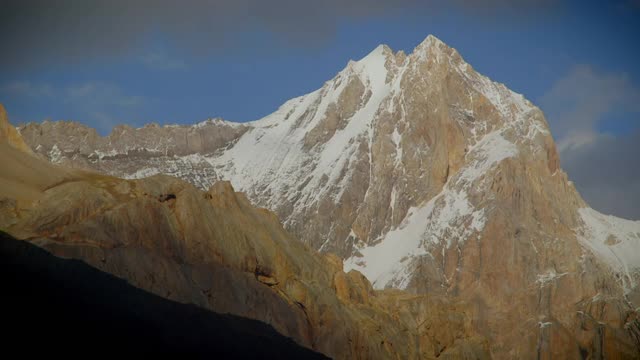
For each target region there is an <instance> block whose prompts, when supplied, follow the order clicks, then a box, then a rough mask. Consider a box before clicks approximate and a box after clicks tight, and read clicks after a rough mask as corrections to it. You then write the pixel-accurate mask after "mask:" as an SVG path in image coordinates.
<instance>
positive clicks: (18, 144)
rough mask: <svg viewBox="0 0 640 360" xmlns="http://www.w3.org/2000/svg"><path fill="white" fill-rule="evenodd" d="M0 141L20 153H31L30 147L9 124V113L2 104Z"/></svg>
mask: <svg viewBox="0 0 640 360" xmlns="http://www.w3.org/2000/svg"><path fill="white" fill-rule="evenodd" d="M0 140H2V141H5V142H6V143H7V144H9V145H10V146H12V147H14V148H16V149H18V150H20V151H24V152H27V153H30V152H31V148H30V147H29V145H27V144H26V143H25V142H24V140H23V139H22V137H21V136H20V134H19V133H18V131H16V128H15V127H13V126H12V125H11V124H10V123H9V119H8V118H7V111H6V110H5V108H4V106H3V105H2V104H0Z"/></svg>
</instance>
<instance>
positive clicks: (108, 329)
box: [0, 232, 325, 359]
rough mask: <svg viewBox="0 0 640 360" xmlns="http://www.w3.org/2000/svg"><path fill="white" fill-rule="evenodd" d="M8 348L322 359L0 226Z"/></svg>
mask: <svg viewBox="0 0 640 360" xmlns="http://www.w3.org/2000/svg"><path fill="white" fill-rule="evenodd" d="M0 284H1V287H2V291H1V294H2V295H1V299H2V307H1V310H0V312H1V314H0V319H1V321H0V323H1V324H2V329H3V331H2V332H3V333H4V335H2V337H1V338H0V339H2V340H1V341H0V343H1V344H2V346H1V349H2V351H3V352H4V353H5V354H9V353H10V354H16V355H21V356H28V355H32V354H34V353H43V354H45V353H46V354H48V355H56V356H71V357H80V356H82V357H85V356H86V357H104V356H129V355H131V354H135V353H137V354H140V353H146V354H159V355H172V354H173V355H177V354H180V355H187V356H188V357H205V356H206V357H208V358H233V359H238V358H260V359H284V358H294V359H323V358H325V357H324V356H323V355H320V354H318V353H315V352H313V351H311V350H308V349H306V348H303V347H301V346H299V345H297V344H296V343H294V342H293V341H292V340H291V339H289V338H286V337H284V336H282V335H280V334H279V333H277V332H276V331H275V330H274V329H273V328H272V327H271V326H269V325H266V324H264V323H262V322H259V321H255V320H250V319H245V318H241V317H237V316H232V315H226V314H217V313H213V312H209V311H206V310H204V309H201V308H199V307H196V306H193V305H187V304H180V303H177V302H173V301H170V300H166V299H164V298H161V297H159V296H156V295H153V294H151V293H148V292H145V291H143V290H140V289H138V288H135V287H133V286H131V285H129V284H128V283H127V282H125V281H124V280H122V279H119V278H116V277H114V276H112V275H109V274H107V273H104V272H101V271H99V270H97V269H95V268H92V267H90V266H89V265H87V264H85V263H83V262H81V261H77V260H66V259H61V258H57V257H55V256H53V255H51V254H50V253H48V252H46V251H45V250H43V249H40V248H38V247H37V246H34V245H32V244H30V243H28V242H25V241H19V240H16V239H14V238H12V237H11V236H9V235H7V234H5V233H2V232H0Z"/></svg>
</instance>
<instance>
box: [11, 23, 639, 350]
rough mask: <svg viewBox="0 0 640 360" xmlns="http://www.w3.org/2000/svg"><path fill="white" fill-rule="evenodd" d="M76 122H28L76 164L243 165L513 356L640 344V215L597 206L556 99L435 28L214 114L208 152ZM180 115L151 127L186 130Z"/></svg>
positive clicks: (36, 136)
mask: <svg viewBox="0 0 640 360" xmlns="http://www.w3.org/2000/svg"><path fill="white" fill-rule="evenodd" d="M65 126H67V125H66V124H64V123H47V124H44V125H37V124H30V125H27V126H22V127H19V131H20V133H21V134H22V135H23V136H24V138H25V140H26V142H27V143H28V144H29V145H30V146H31V147H32V149H34V151H35V152H36V153H39V154H42V155H44V156H46V157H47V158H49V159H50V160H53V161H54V162H60V163H63V164H66V165H70V166H75V167H85V168H92V169H97V170H99V171H103V172H107V173H110V174H113V175H117V176H122V177H132V178H136V177H144V176H147V175H151V174H155V173H166V174H171V175H176V176H179V177H182V178H183V179H185V180H187V181H190V182H192V183H194V184H196V185H197V186H200V187H202V188H206V187H207V186H209V184H210V183H213V182H214V181H216V180H220V179H225V180H229V181H230V182H231V183H232V184H233V186H234V187H235V188H237V189H239V190H240V191H243V192H245V193H246V194H247V196H248V198H249V199H250V200H251V201H252V202H253V203H256V204H258V205H259V206H264V207H267V208H269V209H271V210H273V211H275V213H276V214H277V215H278V217H279V218H280V219H281V220H282V221H283V224H284V225H285V227H286V229H287V230H289V231H290V232H291V233H292V234H293V235H294V236H295V237H297V238H298V239H300V240H302V241H303V242H304V243H305V244H308V245H310V246H311V247H312V248H314V249H317V250H320V251H322V252H332V253H335V254H337V255H338V256H339V257H340V258H342V259H343V260H344V266H345V268H346V269H355V270H358V271H360V272H362V273H363V274H365V275H366V276H367V278H368V279H369V280H370V281H371V282H372V283H373V286H374V287H375V288H379V289H383V288H400V289H405V290H408V291H410V292H413V293H416V294H424V293H428V294H439V295H442V296H446V297H448V298H450V299H456V300H464V301H467V302H469V303H471V304H472V306H473V307H474V314H475V316H476V318H474V319H475V320H474V326H475V329H476V330H477V331H479V332H480V333H481V334H483V335H484V336H486V337H488V338H489V339H490V340H491V344H492V353H493V354H494V355H495V356H497V357H527V356H533V354H537V357H576V356H582V354H590V355H591V356H594V357H597V356H599V355H607V354H626V355H629V356H631V357H633V356H634V355H633V354H635V355H637V350H635V349H637V348H638V347H639V343H638V336H637V334H638V326H639V325H638V320H637V316H638V312H637V309H638V307H639V306H640V290H638V287H637V284H638V281H639V279H640V271H639V269H640V255H638V254H640V250H639V249H640V222H633V221H626V220H622V219H617V218H614V217H607V216H605V215H602V214H599V213H597V212H596V211H594V210H592V209H590V208H589V207H588V205H587V204H586V203H585V202H584V201H583V200H582V198H581V197H580V195H579V194H578V193H577V191H576V190H575V188H574V187H573V185H572V183H571V182H570V181H569V180H568V178H567V175H566V174H565V173H564V172H563V171H562V169H560V166H559V159H558V154H557V151H556V148H555V144H554V142H553V138H552V136H551V134H550V132H549V129H548V126H547V123H546V120H545V119H544V115H543V114H542V112H541V111H540V110H539V109H538V108H537V107H535V106H534V105H533V104H531V103H530V102H529V101H527V100H526V99H524V97H523V96H522V95H519V94H516V93H514V92H512V91H510V90H509V89H507V88H506V87H505V86H504V85H502V84H498V83H494V82H492V81H491V80H489V79H488V78H486V77H484V76H483V75H481V74H478V73H477V72H476V71H475V70H474V69H473V68H472V67H471V66H470V65H469V64H467V63H466V62H464V60H463V59H462V57H461V56H460V55H459V54H458V52H457V51H456V50H455V49H452V48H450V47H448V46H447V45H446V44H444V43H442V42H441V41H440V40H438V39H436V38H435V37H433V36H429V37H427V39H425V41H424V42H423V43H421V44H420V45H418V46H417V47H416V48H415V49H414V51H413V52H412V53H411V54H404V53H403V52H397V53H394V52H393V51H392V50H391V49H390V48H388V47H386V46H379V47H377V48H376V49H374V50H373V51H372V52H371V53H370V54H369V55H367V56H366V57H365V58H363V59H362V60H360V61H351V62H349V63H348V64H347V66H346V67H345V69H343V70H342V71H341V72H339V73H338V74H337V75H336V77H335V78H333V79H332V80H330V81H328V82H326V83H325V84H324V85H323V86H322V87H321V88H320V89H318V90H316V91H314V92H312V93H310V94H307V95H304V96H301V97H299V98H295V99H292V100H290V101H288V102H286V103H285V104H283V105H282V106H281V107H280V108H279V109H278V110H277V111H276V112H275V113H273V114H271V115H269V116H267V117H265V118H263V119H261V120H257V121H255V122H251V123H245V124H242V125H229V123H225V122H221V121H219V122H214V123H209V124H208V125H207V128H210V129H211V132H212V133H216V132H218V131H219V132H220V134H222V135H220V137H219V139H222V140H217V141H214V142H213V143H214V144H215V146H213V147H212V148H210V149H209V150H210V151H208V152H204V153H203V152H197V151H195V152H192V153H180V154H181V155H178V154H177V153H175V152H174V155H173V156H171V155H170V154H169V153H168V152H166V154H164V155H163V154H162V151H156V152H155V154H157V155H158V156H155V157H154V158H153V160H149V159H146V158H145V157H144V156H143V155H140V152H139V151H137V150H136V151H130V150H126V153H124V152H123V151H124V150H123V151H120V150H118V151H116V152H115V153H114V154H113V157H104V156H103V157H100V155H98V153H97V152H96V149H95V148H94V147H93V145H89V146H87V147H86V150H78V151H76V150H74V149H75V148H76V147H78V141H80V143H82V141H84V140H81V139H79V138H78V137H70V136H69V135H68V134H69V131H66V130H62V129H63V128H64V127H65ZM200 126H201V125H198V126H194V127H184V132H186V133H187V134H198V133H199V131H201V130H200V129H201V128H200ZM145 129H146V128H143V129H137V130H133V129H131V130H130V131H128V134H133V135H132V137H130V138H127V140H126V141H125V140H123V143H128V145H126V146H131V147H133V148H136V147H137V145H135V143H136V142H138V141H143V140H137V139H138V138H139V137H143V138H144V137H147V136H151V135H148V134H151V132H150V131H149V130H145ZM158 129H159V128H158ZM165 129H169V130H168V131H167V130H165ZM170 129H171V128H162V130H163V131H162V136H155V137H149V138H148V139H147V140H144V141H150V142H151V143H158V144H162V143H163V142H165V141H166V142H175V141H177V140H173V139H174V135H171V130H170ZM74 131H75V130H74ZM114 134H115V135H114ZM114 134H112V135H110V136H109V137H108V139H109V141H104V142H103V143H106V144H112V143H114V142H117V141H118V140H117V139H120V138H122V139H124V138H125V137H124V135H120V133H119V132H117V131H116V132H114ZM130 136H131V135H130ZM180 136H182V133H181V134H180ZM165 138H166V139H167V140H164V139H165ZM203 142H204V143H206V142H207V141H206V139H205V140H204V141H203ZM43 144H45V145H43ZM104 146H106V147H104V148H100V149H99V150H97V151H100V152H103V153H105V154H107V153H109V151H111V150H112V148H109V146H111V145H104ZM126 146H125V148H126ZM143 148H144V149H146V147H143ZM83 149H84V148H83ZM167 151H168V150H167ZM172 151H173V150H172ZM143 152H144V151H143ZM187 152H188V151H187ZM634 334H635V335H634ZM634 351H635V352H634ZM630 354H631V355H630Z"/></svg>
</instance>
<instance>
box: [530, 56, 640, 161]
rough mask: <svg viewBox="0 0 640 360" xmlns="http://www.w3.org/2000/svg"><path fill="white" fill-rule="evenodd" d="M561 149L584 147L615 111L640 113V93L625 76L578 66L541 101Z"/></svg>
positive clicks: (586, 66) (560, 80) (559, 81)
mask: <svg viewBox="0 0 640 360" xmlns="http://www.w3.org/2000/svg"><path fill="white" fill-rule="evenodd" d="M540 105H541V107H542V108H543V109H544V110H545V113H546V114H547V117H548V118H549V121H550V124H551V127H552V130H553V133H554V135H555V136H556V138H557V140H558V147H559V148H560V149H561V151H562V150H564V149H568V148H571V147H576V146H582V145H585V144H587V143H589V142H590V141H592V140H593V139H595V138H596V135H597V126H598V124H600V123H601V122H603V121H607V116H608V115H610V114H611V112H613V111H617V112H620V111H624V112H629V113H640V90H639V89H638V88H637V87H636V86H635V85H634V84H632V82H631V81H630V79H629V77H628V76H627V75H626V74H624V73H619V74H616V73H602V72H597V71H595V70H594V69H593V68H592V67H591V66H588V65H576V66H574V67H573V68H572V69H571V70H570V71H569V73H568V74H567V75H566V76H564V77H563V78H561V79H559V80H558V81H557V82H556V83H555V84H554V85H553V86H552V87H551V89H549V91H547V93H545V94H544V95H543V96H542V97H541V98H540Z"/></svg>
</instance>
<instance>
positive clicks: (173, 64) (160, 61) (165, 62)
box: [139, 52, 188, 70]
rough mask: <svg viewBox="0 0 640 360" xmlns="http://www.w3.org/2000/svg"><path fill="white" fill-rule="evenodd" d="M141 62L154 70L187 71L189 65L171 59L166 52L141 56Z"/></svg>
mask: <svg viewBox="0 0 640 360" xmlns="http://www.w3.org/2000/svg"><path fill="white" fill-rule="evenodd" d="M139 59H140V62H141V63H142V64H144V65H145V66H146V67H148V68H150V69H153V70H186V69H187V67H188V66H187V64H186V63H185V62H184V61H182V60H180V59H175V58H171V57H169V56H168V55H167V54H166V53H164V52H151V53H147V54H145V55H142V56H140V58H139Z"/></svg>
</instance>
